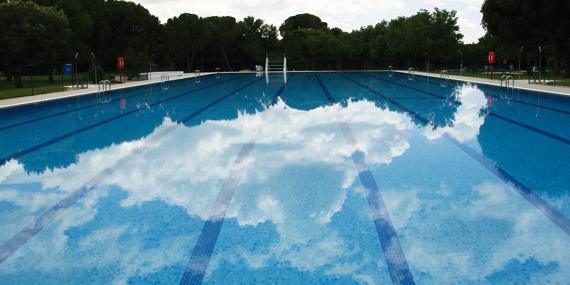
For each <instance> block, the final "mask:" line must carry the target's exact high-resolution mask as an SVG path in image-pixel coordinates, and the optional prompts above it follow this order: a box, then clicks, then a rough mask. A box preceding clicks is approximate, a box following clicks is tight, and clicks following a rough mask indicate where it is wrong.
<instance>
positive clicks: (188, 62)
mask: <svg viewBox="0 0 570 285" xmlns="http://www.w3.org/2000/svg"><path fill="white" fill-rule="evenodd" d="M190 70H191V68H190V52H189V51H187V52H186V72H190Z"/></svg>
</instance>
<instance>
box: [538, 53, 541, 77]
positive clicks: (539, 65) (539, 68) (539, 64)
mask: <svg viewBox="0 0 570 285" xmlns="http://www.w3.org/2000/svg"><path fill="white" fill-rule="evenodd" d="M538 51H539V52H540V55H539V57H540V59H539V60H538V62H539V63H538V82H541V81H542V47H541V46H538Z"/></svg>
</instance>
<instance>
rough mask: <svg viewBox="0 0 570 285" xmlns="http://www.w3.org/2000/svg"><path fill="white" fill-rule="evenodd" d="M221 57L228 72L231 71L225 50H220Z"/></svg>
mask: <svg viewBox="0 0 570 285" xmlns="http://www.w3.org/2000/svg"><path fill="white" fill-rule="evenodd" d="M222 57H223V58H224V61H225V62H226V67H227V68H228V70H229V71H233V69H232V66H231V64H230V60H229V59H228V55H227V54H226V49H224V48H222Z"/></svg>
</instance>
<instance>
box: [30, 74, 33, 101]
mask: <svg viewBox="0 0 570 285" xmlns="http://www.w3.org/2000/svg"><path fill="white" fill-rule="evenodd" d="M30 84H31V85H32V96H34V75H32V73H31V72H30Z"/></svg>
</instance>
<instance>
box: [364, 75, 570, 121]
mask: <svg viewBox="0 0 570 285" xmlns="http://www.w3.org/2000/svg"><path fill="white" fill-rule="evenodd" d="M368 76H370V77H372V78H376V79H379V78H378V77H376V76H371V75H368ZM420 76H422V75H420ZM422 77H426V76H422ZM431 79H433V80H429V81H425V82H427V83H428V84H432V85H434V86H439V87H443V86H441V85H440V84H439V83H436V82H433V81H437V80H439V81H451V82H454V83H453V84H454V86H459V85H461V84H465V83H466V82H465V81H455V80H452V79H441V78H431ZM473 84H476V85H479V88H480V89H481V90H482V91H483V92H484V93H485V95H487V96H491V97H493V98H495V99H499V100H503V101H507V100H505V99H503V98H501V96H500V95H495V94H493V93H490V92H494V91H498V90H497V89H498V88H499V87H496V86H488V85H483V84H477V83H473ZM447 88H451V86H447ZM485 90H488V92H485ZM519 91H523V92H528V93H537V94H536V96H539V97H543V98H544V97H547V95H546V94H540V93H538V92H533V91H527V90H519ZM508 101H512V102H517V103H521V104H523V105H528V106H533V107H538V108H540V109H545V110H549V111H553V112H556V113H562V114H566V115H570V111H566V110H562V109H558V108H553V107H548V106H542V105H538V104H535V103H530V102H526V101H522V100H518V99H512V100H508Z"/></svg>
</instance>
